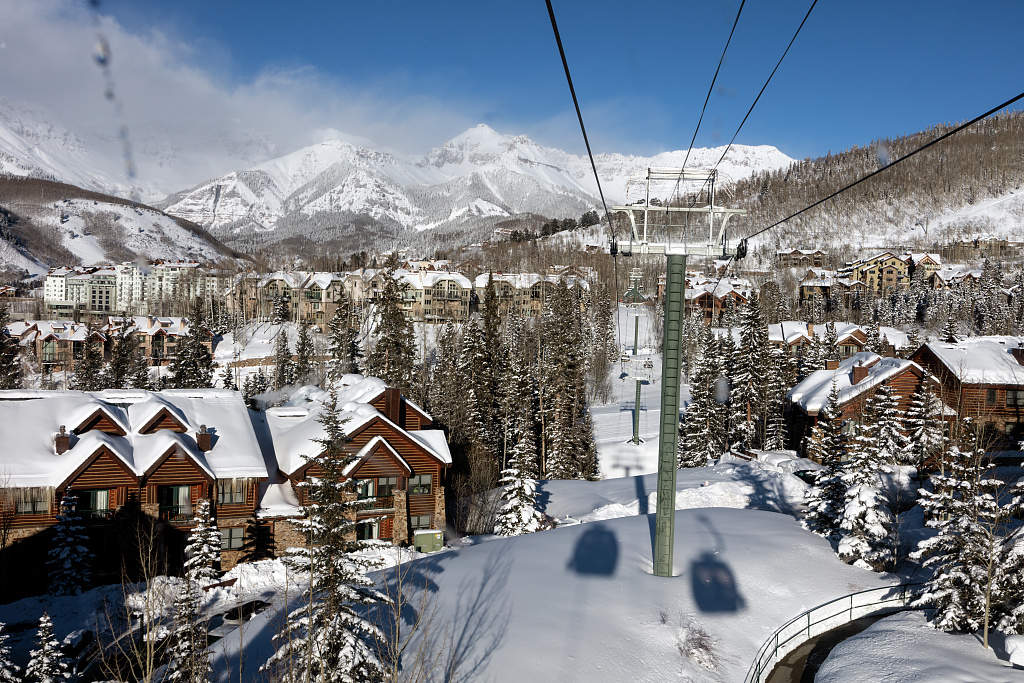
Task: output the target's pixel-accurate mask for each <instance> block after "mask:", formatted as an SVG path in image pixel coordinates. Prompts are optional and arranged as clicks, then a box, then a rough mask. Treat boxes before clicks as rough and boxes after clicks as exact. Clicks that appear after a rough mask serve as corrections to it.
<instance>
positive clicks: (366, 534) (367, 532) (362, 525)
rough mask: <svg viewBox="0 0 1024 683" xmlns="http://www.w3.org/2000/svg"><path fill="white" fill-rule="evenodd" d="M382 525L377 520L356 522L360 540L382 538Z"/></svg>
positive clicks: (357, 535) (357, 536)
mask: <svg viewBox="0 0 1024 683" xmlns="http://www.w3.org/2000/svg"><path fill="white" fill-rule="evenodd" d="M379 534H380V527H379V526H378V525H377V523H376V522H359V523H358V524H356V538H357V539H359V540H360V541H370V540H373V539H375V538H380V536H379Z"/></svg>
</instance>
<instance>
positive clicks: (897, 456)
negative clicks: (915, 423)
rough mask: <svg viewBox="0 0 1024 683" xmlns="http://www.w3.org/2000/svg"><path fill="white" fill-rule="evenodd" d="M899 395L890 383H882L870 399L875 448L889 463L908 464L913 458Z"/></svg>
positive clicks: (883, 460)
mask: <svg viewBox="0 0 1024 683" xmlns="http://www.w3.org/2000/svg"><path fill="white" fill-rule="evenodd" d="M899 398H900V397H899V396H898V395H896V394H895V393H894V392H893V389H892V387H891V386H890V385H888V384H885V383H883V384H881V385H880V386H879V387H878V389H876V390H875V393H874V395H873V396H872V397H871V398H869V399H868V402H870V403H871V404H872V405H871V406H870V408H869V411H870V413H871V414H872V415H874V417H875V432H874V433H875V448H876V450H877V453H878V458H879V459H880V460H881V461H882V462H883V463H885V464H887V465H908V464H912V463H911V462H910V461H911V460H912V458H913V455H912V452H911V448H910V441H909V439H908V438H907V436H906V434H904V433H903V424H902V422H903V421H902V419H901V416H902V411H901V410H900V407H899Z"/></svg>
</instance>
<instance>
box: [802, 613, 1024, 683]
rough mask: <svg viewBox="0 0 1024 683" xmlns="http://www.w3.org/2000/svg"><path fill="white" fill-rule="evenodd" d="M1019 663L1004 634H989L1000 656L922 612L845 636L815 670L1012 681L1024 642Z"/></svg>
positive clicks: (957, 681)
mask: <svg viewBox="0 0 1024 683" xmlns="http://www.w3.org/2000/svg"><path fill="white" fill-rule="evenodd" d="M1013 640H1014V642H1013V645H1016V646H1018V647H1021V652H1020V653H1018V654H1017V657H1020V660H1019V662H1020V668H1014V667H1013V665H1011V664H1010V663H1009V661H1007V659H1006V658H1007V655H1006V654H1005V644H1004V640H1003V638H1002V636H998V635H997V636H996V637H995V638H994V639H993V643H994V645H996V646H997V648H998V649H999V650H1000V654H1001V655H1002V658H1000V657H997V656H996V653H995V652H994V651H993V650H986V649H985V648H984V647H982V645H981V642H980V641H979V640H978V638H976V637H975V636H974V635H971V634H951V633H943V632H942V631H936V630H935V629H933V628H932V627H931V626H929V625H928V623H927V622H926V621H925V616H924V614H923V613H922V612H905V613H902V614H895V615H893V616H891V617H886V618H885V619H882V620H880V621H878V622H876V623H874V624H872V625H871V626H869V627H868V628H867V629H866V630H864V631H863V632H861V633H859V634H857V635H855V636H853V637H851V638H849V639H847V640H845V641H843V642H842V643H840V644H839V645H837V646H836V647H835V648H833V650H832V652H831V653H830V654H829V656H828V659H826V660H825V662H824V664H822V665H821V668H820V669H819V670H818V675H817V676H816V677H815V679H814V680H815V681H818V682H819V683H879V682H881V681H893V682H895V681H899V682H900V683H978V682H979V681H987V683H1012V682H1014V681H1018V682H1019V681H1024V670H1022V669H1024V644H1021V645H1017V642H1018V641H1019V636H1018V637H1015V638H1014V639H1013Z"/></svg>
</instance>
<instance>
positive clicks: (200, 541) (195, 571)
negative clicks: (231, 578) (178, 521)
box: [185, 499, 220, 586]
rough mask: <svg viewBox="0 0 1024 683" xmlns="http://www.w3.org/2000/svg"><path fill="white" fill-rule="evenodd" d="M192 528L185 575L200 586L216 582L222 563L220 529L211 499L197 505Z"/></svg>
mask: <svg viewBox="0 0 1024 683" xmlns="http://www.w3.org/2000/svg"><path fill="white" fill-rule="evenodd" d="M192 521H193V526H192V529H191V530H190V531H189V532H188V543H187V544H186V545H185V558H186V559H185V576H186V578H187V579H188V580H189V581H192V582H193V583H197V584H199V585H200V586H207V585H209V584H211V583H215V582H216V581H217V578H218V572H217V567H218V565H220V529H218V528H217V523H216V521H215V520H214V519H213V516H212V514H211V512H210V501H208V500H206V499H203V500H200V501H199V503H198V504H197V505H196V513H195V517H194V518H193V520H192Z"/></svg>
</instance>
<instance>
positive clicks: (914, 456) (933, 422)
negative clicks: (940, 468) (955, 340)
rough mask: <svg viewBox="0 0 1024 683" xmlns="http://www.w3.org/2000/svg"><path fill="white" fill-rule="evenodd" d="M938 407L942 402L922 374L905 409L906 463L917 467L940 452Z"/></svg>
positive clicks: (931, 382)
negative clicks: (907, 439) (908, 441)
mask: <svg viewBox="0 0 1024 683" xmlns="http://www.w3.org/2000/svg"><path fill="white" fill-rule="evenodd" d="M942 406H943V403H942V399H940V398H939V397H938V396H937V395H936V394H935V389H934V383H933V380H932V377H931V375H929V374H928V373H927V372H925V374H924V375H923V376H922V377H921V383H920V384H919V385H918V386H917V389H916V390H915V391H914V394H913V396H911V398H910V408H909V409H908V410H907V418H906V432H907V436H908V438H909V440H910V448H909V449H908V458H907V460H906V461H905V462H906V464H909V465H914V466H915V467H921V466H923V465H924V464H925V463H926V462H928V461H929V460H930V459H931V458H933V457H935V456H936V455H937V454H938V453H940V452H941V451H942V449H943V446H944V445H945V441H946V438H945V435H944V430H943V422H942Z"/></svg>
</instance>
